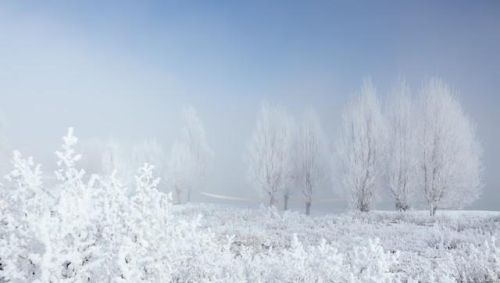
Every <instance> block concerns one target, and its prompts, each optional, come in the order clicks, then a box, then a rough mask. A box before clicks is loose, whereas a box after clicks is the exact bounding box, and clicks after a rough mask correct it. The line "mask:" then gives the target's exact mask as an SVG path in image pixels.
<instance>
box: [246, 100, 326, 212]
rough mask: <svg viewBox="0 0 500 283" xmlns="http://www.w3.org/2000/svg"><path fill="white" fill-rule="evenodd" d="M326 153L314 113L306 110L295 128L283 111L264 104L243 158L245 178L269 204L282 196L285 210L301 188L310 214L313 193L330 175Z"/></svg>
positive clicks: (286, 113)
mask: <svg viewBox="0 0 500 283" xmlns="http://www.w3.org/2000/svg"><path fill="white" fill-rule="evenodd" d="M326 153H327V143H326V138H325V134H324V132H323V129H322V127H321V123H320V120H319V117H318V115H317V114H316V112H315V111H314V110H307V111H306V112H305V113H304V115H303V117H302V121H301V123H300V125H296V123H295V121H294V120H293V118H292V117H291V116H290V114H289V113H288V112H287V111H286V110H285V109H283V108H281V107H278V106H271V105H269V104H264V105H263V106H262V109H261V111H260V113H259V117H258V120H257V127H256V129H255V131H254V134H253V137H252V141H251V142H250V144H249V147H248V152H247V155H246V161H247V163H248V179H249V180H250V181H251V182H252V183H253V184H254V185H255V187H256V188H257V189H258V191H259V192H260V193H261V194H262V195H264V196H266V197H267V199H268V201H269V205H276V203H277V201H278V200H277V198H278V197H279V195H280V194H281V195H282V196H283V204H284V209H285V210H286V209H287V208H288V200H289V198H290V196H291V195H292V194H293V193H294V192H295V191H296V190H297V188H300V192H301V193H302V195H303V198H304V202H305V205H306V213H307V214H309V212H310V207H311V203H312V197H313V192H314V191H316V190H317V188H318V187H319V186H321V185H322V183H323V182H325V181H326V177H327V176H328V173H329V172H328V159H327V158H328V156H327V154H326Z"/></svg>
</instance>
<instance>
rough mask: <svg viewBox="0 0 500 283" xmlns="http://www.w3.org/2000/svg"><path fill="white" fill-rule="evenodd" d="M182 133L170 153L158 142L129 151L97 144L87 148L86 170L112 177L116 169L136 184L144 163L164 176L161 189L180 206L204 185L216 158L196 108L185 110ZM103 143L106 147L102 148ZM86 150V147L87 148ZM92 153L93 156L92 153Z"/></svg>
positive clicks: (111, 144)
mask: <svg viewBox="0 0 500 283" xmlns="http://www.w3.org/2000/svg"><path fill="white" fill-rule="evenodd" d="M182 122H183V126H182V133H181V136H180V138H179V139H177V140H176V141H175V142H174V143H173V145H172V148H171V150H170V152H167V151H166V150H165V149H164V147H163V146H162V145H161V144H160V143H159V142H158V141H157V140H155V139H151V140H145V141H143V142H141V143H138V144H135V145H133V146H131V147H130V148H126V146H125V145H123V144H120V143H118V142H116V141H107V142H105V143H103V142H101V141H97V142H95V143H93V144H90V145H88V146H87V149H88V152H86V153H89V154H86V155H88V157H87V158H88V159H89V160H88V162H92V163H94V164H85V165H87V167H93V168H94V171H95V173H99V174H103V175H109V174H111V173H112V172H113V171H114V170H117V172H118V173H117V174H118V175H119V177H120V179H121V180H124V181H125V183H126V184H127V185H128V184H133V183H134V182H135V180H134V177H133V176H134V175H135V172H136V170H137V168H139V167H140V166H141V165H142V164H144V163H148V164H151V165H153V166H155V171H156V172H158V175H159V176H160V177H161V183H160V184H159V186H160V188H161V189H163V190H166V191H172V192H173V193H174V198H175V201H176V202H177V203H181V202H184V201H188V202H189V201H190V200H191V195H192V191H193V189H196V188H197V187H199V186H201V185H202V181H203V180H204V179H205V178H206V176H207V171H208V168H209V165H210V163H211V160H212V159H213V155H214V153H213V150H212V149H211V147H210V145H209V144H208V141H207V138H206V133H205V128H204V125H203V123H202V121H201V119H200V118H199V116H198V114H197V111H196V110H195V109H194V108H193V107H187V108H185V109H183V111H182ZM103 144H104V146H103ZM84 148H85V146H84ZM90 153H93V154H90Z"/></svg>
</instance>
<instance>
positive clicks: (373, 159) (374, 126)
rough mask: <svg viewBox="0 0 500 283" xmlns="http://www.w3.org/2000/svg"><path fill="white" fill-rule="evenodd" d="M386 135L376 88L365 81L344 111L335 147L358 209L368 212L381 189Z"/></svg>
mask: <svg viewBox="0 0 500 283" xmlns="http://www.w3.org/2000/svg"><path fill="white" fill-rule="evenodd" d="M384 138H385V122H384V118H383V117H382V114H381V110H380V105H379V102H378V99H377V96H376V93H375V88H374V87H373V85H372V83H371V81H370V80H366V81H365V82H364V83H363V86H362V88H361V93H360V94H359V95H357V96H355V97H354V98H353V100H352V101H351V103H350V104H349V105H348V107H347V109H346V110H345V111H344V114H343V126H342V128H341V134H340V138H339V140H338V143H337V146H336V147H337V154H338V156H337V161H338V162H339V166H340V170H341V172H340V174H341V176H340V178H341V182H342V185H343V187H344V189H345V190H347V192H348V193H349V195H350V198H351V206H352V207H353V208H354V209H356V210H359V211H369V210H370V209H371V207H372V205H373V202H374V200H375V198H376V197H377V196H376V194H377V193H378V192H379V189H380V181H381V177H383V166H382V165H383V164H382V161H383V160H382V159H383V145H384Z"/></svg>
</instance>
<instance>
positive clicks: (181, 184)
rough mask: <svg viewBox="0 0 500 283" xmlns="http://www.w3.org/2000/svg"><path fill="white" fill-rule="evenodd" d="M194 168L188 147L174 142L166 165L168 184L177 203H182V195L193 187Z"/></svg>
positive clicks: (193, 161)
mask: <svg viewBox="0 0 500 283" xmlns="http://www.w3.org/2000/svg"><path fill="white" fill-rule="evenodd" d="M195 166H196V164H195V160H194V158H193V155H192V154H191V151H190V150H189V148H188V146H187V145H186V144H184V143H181V142H175V143H174V145H173V146H172V151H171V153H170V159H169V163H168V183H169V186H170V187H171V188H172V191H173V192H174V194H175V201H177V203H181V202H182V194H183V193H186V194H187V193H188V192H189V191H190V190H191V187H192V186H193V183H194V180H193V179H194V177H195V176H194V175H193V174H194V171H195V169H194V168H195Z"/></svg>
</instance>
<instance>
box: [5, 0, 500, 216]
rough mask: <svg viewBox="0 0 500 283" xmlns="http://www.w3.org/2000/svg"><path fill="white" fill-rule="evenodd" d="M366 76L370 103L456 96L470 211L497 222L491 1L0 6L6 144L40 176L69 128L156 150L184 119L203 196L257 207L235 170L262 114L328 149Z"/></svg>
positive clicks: (499, 35) (499, 54)
mask: <svg viewBox="0 0 500 283" xmlns="http://www.w3.org/2000/svg"><path fill="white" fill-rule="evenodd" d="M368 76H370V77H371V78H372V79H373V82H374V84H375V85H376V86H377V88H378V91H379V93H380V95H381V96H382V97H383V96H384V95H385V94H386V93H387V92H388V91H390V90H391V87H392V85H394V83H395V82H397V81H398V79H399V78H401V77H404V78H406V79H407V81H408V82H409V83H410V85H411V87H412V88H413V89H418V88H419V86H420V84H421V83H422V81H423V80H425V79H428V78H430V77H433V76H439V77H441V78H442V79H444V80H445V81H446V82H448V83H449V84H450V85H451V86H452V87H453V88H454V89H456V90H457V91H458V93H459V97H460V99H461V101H462V102H463V105H464V108H465V109H466V112H467V113H469V115H470V116H471V117H472V118H473V119H474V121H475V122H476V123H477V125H478V134H479V136H480V138H481V140H482V143H483V146H484V165H485V172H484V176H485V178H484V182H485V189H484V193H483V196H482V198H481V199H480V200H479V201H477V202H476V203H475V204H474V205H473V206H472V208H474V209H479V208H481V209H496V210H500V194H499V190H500V174H498V170H499V168H500V132H499V130H498V125H497V124H498V122H499V121H500V111H499V110H498V107H499V105H500V2H499V1H476V2H473V1H1V2H0V113H2V119H3V120H4V121H5V124H6V129H5V130H4V132H5V135H6V136H7V138H8V139H9V145H10V146H11V147H15V148H19V149H21V150H23V151H24V152H26V153H27V154H31V155H34V156H35V157H36V158H37V159H38V160H42V161H44V162H45V161H47V160H50V161H52V160H53V151H54V150H55V149H56V148H57V147H58V145H59V140H60V137H61V136H62V134H64V132H65V128H66V127H68V126H74V127H75V128H76V134H77V135H78V136H80V137H81V138H82V139H91V138H96V137H97V138H108V137H114V138H116V139H118V140H125V141H127V142H139V141H141V140H143V139H145V138H153V137H156V138H157V139H158V140H159V141H160V142H161V143H163V144H164V145H165V147H166V148H167V150H168V148H169V147H170V145H171V143H172V141H173V140H174V139H175V138H176V137H178V136H179V132H180V129H179V128H180V125H179V121H180V117H179V116H180V110H181V108H182V107H183V106H184V105H188V104H191V105H193V106H195V107H196V108H197V109H198V112H199V114H200V116H201V117H202V119H203V120H204V122H205V125H206V127H207V131H208V136H209V140H210V142H211V143H212V145H213V147H214V150H215V152H216V160H215V164H214V169H213V170H212V174H211V178H210V180H209V181H208V184H207V188H206V190H207V191H210V192H213V193H230V194H232V195H235V196H246V197H250V198H252V197H255V198H256V197H257V195H256V193H254V192H253V190H251V188H250V187H249V185H248V184H247V183H246V182H245V167H244V164H243V162H242V155H243V152H244V150H245V147H246V144H247V140H248V139H249V138H250V136H251V132H252V130H253V126H254V123H255V116H256V113H257V111H258V108H259V106H260V104H261V101H262V100H264V99H267V100H269V101H272V102H277V103H280V104H282V105H284V106H287V107H289V108H290V110H291V111H292V112H293V113H294V114H296V115H298V114H300V113H301V111H302V110H303V109H304V107H306V106H312V107H315V108H316V109H317V110H318V111H319V112H320V115H321V118H322V119H323V123H324V124H325V128H326V130H327V132H328V135H329V137H330V138H332V139H333V138H334V137H335V132H336V129H337V126H338V124H339V119H340V111H341V109H342V107H343V106H344V104H345V103H346V101H348V99H349V97H350V96H351V95H352V94H353V93H355V92H356V91H357V89H358V88H359V86H360V84H361V82H362V80H363V78H366V77H368ZM328 194H330V192H327V193H325V195H328ZM332 205H333V204H332Z"/></svg>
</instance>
